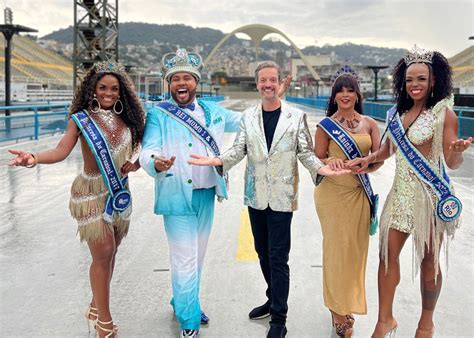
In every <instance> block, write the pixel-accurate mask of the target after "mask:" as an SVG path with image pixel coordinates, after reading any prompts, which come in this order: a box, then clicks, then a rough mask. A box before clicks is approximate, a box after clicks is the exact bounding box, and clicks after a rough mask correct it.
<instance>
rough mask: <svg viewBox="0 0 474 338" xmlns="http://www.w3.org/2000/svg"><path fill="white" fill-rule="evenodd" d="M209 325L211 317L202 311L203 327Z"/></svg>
mask: <svg viewBox="0 0 474 338" xmlns="http://www.w3.org/2000/svg"><path fill="white" fill-rule="evenodd" d="M207 324H209V317H208V316H206V314H205V313H204V311H202V310H201V325H207Z"/></svg>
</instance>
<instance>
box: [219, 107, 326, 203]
mask: <svg viewBox="0 0 474 338" xmlns="http://www.w3.org/2000/svg"><path fill="white" fill-rule="evenodd" d="M267 149H268V148H267V142H266V139H265V132H264V129H263V116H262V106H261V104H258V105H256V106H254V107H251V108H248V109H247V110H245V111H244V113H243V117H242V120H241V122H240V129H239V132H238V133H237V136H236V138H235V141H234V144H233V146H232V147H231V148H230V149H229V150H227V151H226V152H225V153H223V154H222V155H221V156H220V159H221V160H222V162H223V171H224V172H227V171H228V170H229V169H230V168H232V167H233V166H234V165H236V164H237V163H239V162H240V161H241V160H242V159H243V158H244V157H245V155H247V167H246V170H245V192H244V204H245V205H248V206H251V207H252V208H255V209H259V210H263V209H266V208H267V207H268V206H270V208H272V209H273V210H275V211H286V212H289V211H294V210H296V209H297V208H298V182H299V176H298V161H297V159H299V160H300V161H301V163H302V164H303V165H304V166H305V167H306V168H307V169H308V170H309V172H310V173H311V176H312V179H313V182H314V183H316V175H317V171H318V170H319V168H320V167H321V166H322V163H321V161H320V160H319V159H318V158H317V157H316V156H315V154H314V152H313V141H312V138H311V134H310V132H309V129H308V124H307V122H306V114H305V113H304V112H303V111H301V110H299V109H297V108H295V107H292V106H290V105H288V104H287V103H286V102H284V101H282V103H281V115H280V118H279V120H278V124H277V127H276V129H275V135H274V137H273V141H272V145H271V148H270V151H267Z"/></svg>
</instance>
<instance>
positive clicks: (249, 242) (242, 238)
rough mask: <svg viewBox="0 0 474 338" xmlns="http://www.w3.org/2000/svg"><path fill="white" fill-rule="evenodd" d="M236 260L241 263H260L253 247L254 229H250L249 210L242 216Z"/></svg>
mask: <svg viewBox="0 0 474 338" xmlns="http://www.w3.org/2000/svg"><path fill="white" fill-rule="evenodd" d="M236 258H237V261H240V262H256V261H258V256H257V253H256V252H255V249H254V246H253V235H252V229H251V228H250V219H249V214H248V211H247V208H245V209H243V210H242V213H241V214H240V233H239V243H238V245H237V257H236Z"/></svg>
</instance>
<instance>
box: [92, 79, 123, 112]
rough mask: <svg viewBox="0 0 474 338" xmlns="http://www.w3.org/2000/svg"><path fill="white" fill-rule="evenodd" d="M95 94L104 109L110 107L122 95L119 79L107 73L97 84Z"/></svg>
mask: <svg viewBox="0 0 474 338" xmlns="http://www.w3.org/2000/svg"><path fill="white" fill-rule="evenodd" d="M95 95H96V97H97V100H98V101H99V103H100V106H101V107H102V108H103V109H110V108H112V106H113V105H114V104H115V102H116V101H117V100H118V99H119V97H120V85H119V81H118V79H117V78H116V77H115V76H113V75H111V74H107V75H105V76H103V77H102V78H101V79H100V80H99V81H97V84H96V85H95Z"/></svg>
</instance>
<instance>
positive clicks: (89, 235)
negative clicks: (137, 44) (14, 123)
mask: <svg viewBox="0 0 474 338" xmlns="http://www.w3.org/2000/svg"><path fill="white" fill-rule="evenodd" d="M70 111H71V114H70V116H71V115H73V114H75V113H77V112H80V111H84V112H86V114H87V116H88V118H90V119H91V120H93V121H94V122H95V124H96V125H97V126H98V128H99V129H100V130H101V131H102V134H103V135H104V137H105V139H106V140H107V141H108V148H109V149H110V153H111V157H112V159H113V161H114V164H115V167H116V168H117V169H118V170H120V171H121V174H122V175H123V176H125V175H127V174H128V173H129V172H131V171H136V170H138V169H139V168H140V164H139V162H138V160H136V161H134V162H133V163H132V162H131V158H132V156H133V155H134V153H136V152H137V150H138V148H139V144H140V141H141V138H142V136H143V130H144V120H145V114H144V112H143V108H142V106H141V103H140V101H139V99H138V97H137V95H136V94H135V91H134V88H133V85H132V82H131V80H130V78H129V77H128V75H127V74H126V72H125V68H124V67H123V66H122V65H120V64H117V63H112V62H99V63H96V64H94V65H93V66H92V67H91V69H90V70H89V72H88V73H87V74H86V76H85V77H84V79H83V81H82V83H81V86H80V87H79V88H78V90H77V92H76V93H75V95H74V99H73V101H72V104H71V109H70ZM78 140H80V143H81V149H82V156H83V160H84V167H83V171H82V173H80V174H79V176H77V177H76V179H75V180H74V182H73V184H72V187H71V199H70V203H69V208H70V211H71V215H72V217H73V218H74V219H76V220H77V222H78V233H79V235H80V239H81V241H82V240H85V241H87V244H88V246H89V250H90V252H91V256H92V263H91V266H90V271H89V273H90V281H91V289H92V295H93V296H92V300H91V303H90V305H89V307H88V309H87V311H86V319H87V321H88V323H92V324H93V327H95V329H96V330H97V333H98V335H99V337H115V335H116V326H114V325H113V321H112V317H111V314H110V310H109V289H110V281H111V278H112V274H113V270H114V266H115V255H116V253H117V248H118V246H119V245H120V242H121V240H122V238H123V237H124V236H125V235H126V234H127V231H128V225H129V222H130V218H129V215H127V216H125V217H118V216H117V214H114V215H113V217H112V218H111V219H108V218H104V210H105V204H106V200H107V198H108V195H109V192H108V190H107V187H106V185H105V183H104V180H103V178H102V175H101V173H100V170H99V167H98V165H97V162H96V159H95V157H94V155H93V153H92V151H91V149H90V147H89V145H88V143H87V141H86V140H85V137H84V135H82V131H81V130H79V128H78V126H77V125H76V123H75V122H74V120H73V119H72V118H70V119H69V121H68V125H67V129H66V132H65V134H64V136H63V137H62V139H61V141H60V142H59V143H58V145H57V146H56V148H54V149H51V150H47V151H43V152H39V153H36V154H31V153H28V152H24V151H21V150H10V152H11V153H12V154H14V155H16V158H14V159H12V160H11V161H10V165H16V166H25V167H30V168H31V167H34V166H35V165H37V164H40V163H42V164H52V163H56V162H60V161H62V160H64V159H65V158H66V157H67V156H68V155H69V154H70V153H71V151H72V149H73V148H74V146H75V145H76V143H77V141H78ZM129 210H131V207H130V208H129Z"/></svg>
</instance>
